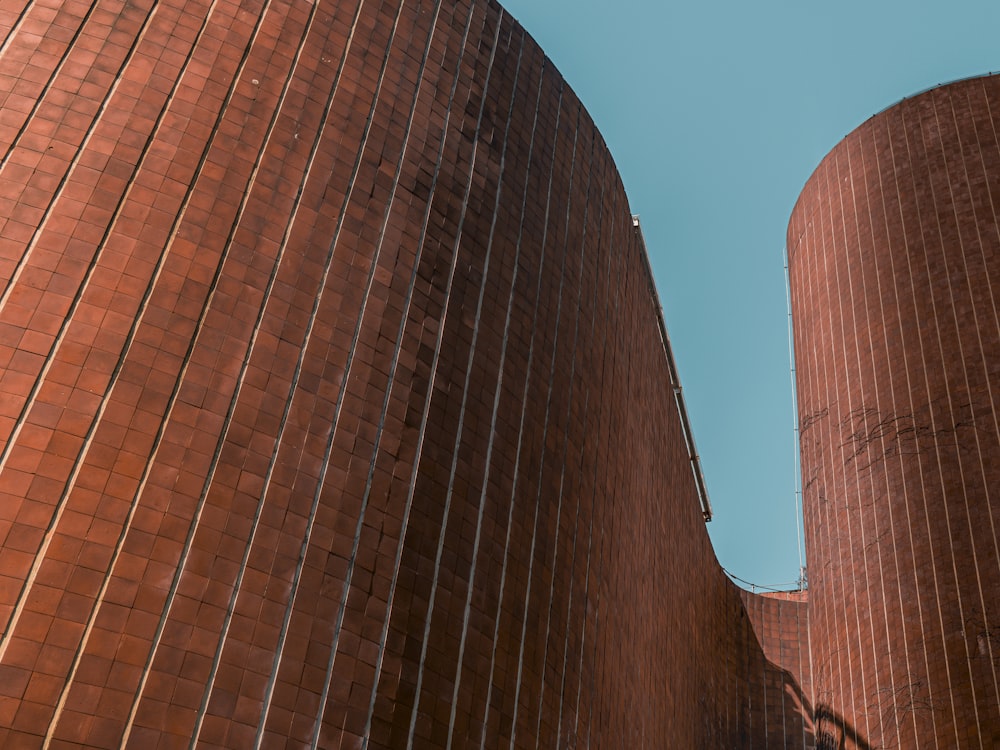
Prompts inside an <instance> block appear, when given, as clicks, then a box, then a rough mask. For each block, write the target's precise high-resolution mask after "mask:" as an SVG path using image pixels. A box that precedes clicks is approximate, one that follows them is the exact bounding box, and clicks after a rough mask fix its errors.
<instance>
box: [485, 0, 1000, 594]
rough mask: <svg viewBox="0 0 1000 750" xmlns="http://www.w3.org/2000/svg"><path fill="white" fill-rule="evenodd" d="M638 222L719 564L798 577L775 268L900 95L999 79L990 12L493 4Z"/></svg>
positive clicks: (994, 6) (788, 397)
mask: <svg viewBox="0 0 1000 750" xmlns="http://www.w3.org/2000/svg"><path fill="white" fill-rule="evenodd" d="M503 5H504V7H505V8H507V10H508V11H509V12H510V13H511V14H512V15H513V16H514V17H515V18H517V19H518V20H519V21H520V22H521V23H522V25H523V26H524V27H525V28H526V29H527V30H528V32H529V33H530V34H531V35H532V36H533V37H534V38H535V39H536V40H537V41H538V42H539V44H540V45H541V46H542V48H543V49H544V50H545V52H546V53H547V54H548V55H549V57H550V58H551V59H552V60H553V61H554V63H555V64H556V66H557V67H558V68H559V70H560V72H561V73H562V74H563V76H564V77H565V78H566V79H567V81H568V82H569V84H570V85H571V86H572V87H573V89H574V90H575V91H576V92H577V94H578V95H579V96H580V98H581V100H582V101H583V102H584V104H585V105H586V106H587V109H588V110H589V112H590V114H591V115H592V117H593V118H594V120H595V122H596V123H597V126H598V127H599V128H600V130H601V132H602V134H603V135H604V138H605V140H606V141H607V143H608V145H609V146H610V148H611V151H612V153H613V155H614V157H615V161H616V163H617V164H618V168H619V171H620V172H621V174H622V179H623V180H624V183H625V188H626V190H627V192H628V195H629V200H630V202H631V206H632V211H633V212H634V213H638V214H639V215H640V216H641V218H642V224H643V232H644V234H645V236H646V242H647V245H648V246H649V252H650V257H651V260H652V264H653V270H654V273H655V275H656V280H657V284H658V286H659V289H660V296H661V299H662V302H663V306H664V312H665V317H666V322H667V327H668V328H669V331H670V337H671V340H672V342H673V348H674V352H675V355H676V357H677V362H678V368H679V370H680V376H681V381H682V384H683V386H684V393H685V399H686V402H687V406H688V412H689V414H690V418H691V422H692V427H693V430H694V435H695V440H696V441H697V444H698V450H699V452H700V454H701V457H702V465H703V468H704V473H705V478H706V482H707V484H708V491H709V495H710V497H711V500H712V504H713V506H714V508H715V519H714V520H713V521H712V522H711V523H710V524H709V525H708V526H709V532H710V534H711V536H712V539H713V541H714V543H715V548H716V553H717V555H718V557H719V560H720V562H721V563H722V565H723V566H724V567H725V568H726V569H728V570H729V571H731V572H732V573H734V574H735V575H737V576H739V577H741V578H744V579H746V580H749V581H753V582H755V583H758V584H765V585H766V584H776V583H785V582H791V581H794V580H795V579H796V577H797V575H798V568H799V553H798V545H797V543H796V538H797V532H796V514H797V512H798V510H797V496H796V481H795V476H794V473H795V469H794V461H795V450H796V448H795V445H794V434H793V428H794V422H795V419H794V417H793V415H792V389H791V380H790V377H789V357H788V332H787V325H788V321H787V313H786V297H785V281H784V265H783V249H784V242H785V229H786V225H787V221H788V216H789V214H790V212H791V210H792V206H793V205H794V203H795V200H796V198H797V197H798V194H799V191H800V190H801V188H802V186H803V184H804V183H805V181H806V180H807V179H808V178H809V175H810V174H811V173H812V171H813V169H815V167H816V165H817V164H818V163H819V161H820V160H821V159H822V158H823V156H824V155H825V154H826V153H827V152H828V151H829V150H830V149H832V148H833V146H834V145H835V144H836V143H837V142H838V141H839V140H840V139H841V138H843V137H844V136H845V135H846V134H847V133H849V132H850V131H851V130H853V129H854V128H855V127H857V126H858V125H859V124H861V123H862V122H863V121H864V120H866V119H868V118H869V117H870V116H872V115H873V114H875V113H876V112H878V111H880V110H882V109H885V108H886V107H888V106H890V105H891V104H893V103H895V102H897V101H899V100H900V99H902V98H903V97H905V96H910V95H912V94H915V93H917V92H919V91H922V90H924V89H926V88H929V87H931V86H935V85H938V84H940V83H946V82H948V81H951V80H954V79H956V78H964V77H967V76H971V75H978V74H981V73H986V72H989V71H991V70H1000V43H998V42H997V32H998V30H1000V3H985V2H983V3H980V2H968V1H965V0H957V1H956V2H950V3H944V2H927V1H926V0H924V1H921V0H917V1H916V2H912V1H911V2H905V3H904V2H899V1H898V0H888V1H886V0H874V1H873V0H868V2H856V1H855V0H847V1H844V0H842V1H841V2H837V3H830V2H824V3H820V2H814V1H812V0H760V1H758V2H753V3H750V2H746V1H745V0H743V1H742V2H737V1H736V0H725V1H724V2H722V1H718V0H715V1H711V0H710V1H707V2H686V3H676V2H664V1H663V0H658V1H654V0H617V1H616V2H614V3H612V2H609V1H608V0H602V2H597V0H572V1H571V0H506V2H503Z"/></svg>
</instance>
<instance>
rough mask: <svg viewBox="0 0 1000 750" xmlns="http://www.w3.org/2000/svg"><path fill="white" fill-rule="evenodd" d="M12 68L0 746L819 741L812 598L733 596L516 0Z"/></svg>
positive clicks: (144, 36) (81, 18) (638, 264)
mask: <svg viewBox="0 0 1000 750" xmlns="http://www.w3.org/2000/svg"><path fill="white" fill-rule="evenodd" d="M0 35H2V40H3V41H2V42H0V393H2V397H0V438H2V443H0V542H2V546H0V621H2V622H3V629H2V635H0V745H3V747H42V746H49V747H105V748H111V747H119V746H122V745H127V746H132V747H144V748H145V747H150V748H151V747H176V746H188V745H189V744H197V745H198V746H203V747H240V748H244V747H252V746H264V747H280V746H289V747H293V746H294V747H300V746H301V747H306V746H313V747H316V746H318V747H323V748H337V747H343V748H356V747H359V746H367V747H386V748H403V747H444V746H447V745H452V746H455V747H480V746H482V747H519V748H521V747H524V748H527V747H545V748H549V747H567V748H572V747H751V746H752V747H754V748H757V747H769V748H778V747H781V748H785V747H789V748H801V747H808V746H811V733H810V729H809V723H808V720H807V719H805V718H804V717H805V716H806V715H807V714H808V701H807V700H805V699H804V693H803V690H807V689H808V688H807V687H806V686H807V685H808V684H809V682H808V675H807V674H806V671H805V669H806V668H805V662H804V661H803V660H802V658H801V652H800V651H799V650H796V649H793V648H792V647H791V645H790V644H791V643H792V641H793V640H794V638H796V637H798V636H799V635H800V634H801V632H802V630H803V627H804V622H805V619H804V612H803V611H802V607H801V606H800V605H799V604H797V603H787V604H785V603H783V604H780V605H779V604H776V603H774V602H772V601H770V600H758V599H756V598H753V597H749V595H742V594H740V593H739V592H738V590H737V589H736V588H735V587H733V586H732V585H731V584H730V583H729V582H728V581H727V580H726V579H725V577H724V575H723V573H722V572H721V570H720V569H719V568H718V566H717V564H716V563H715V559H714V555H713V554H712V551H711V547H710V544H709V541H708V537H707V535H706V533H705V530H704V528H703V527H704V521H703V518H702V513H701V509H700V505H699V500H698V494H697V488H696V485H695V482H694V478H693V475H692V471H691V465H690V459H689V456H688V452H687V448H686V444H685V438H684V434H683V431H682V424H681V420H680V418H679V416H678V411H677V404H676V402H675V398H674V390H673V383H672V382H671V377H670V371H669V368H668V364H667V361H666V358H665V352H664V348H663V346H664V343H663V341H662V340H661V337H660V330H659V324H658V317H657V305H656V302H655V299H654V296H653V295H652V293H651V278H650V275H649V270H648V265H647V261H646V257H645V248H644V246H643V244H642V239H641V235H640V234H639V232H638V231H637V229H636V228H635V227H634V226H633V221H632V218H631V216H630V213H629V210H628V204H627V200H626V198H625V195H624V192H623V190H622V186H621V183H620V180H619V177H618V174H617V172H616V170H615V168H614V165H613V163H612V162H611V159H610V156H609V154H608V151H607V148H606V146H605V144H604V143H603V140H602V139H601V137H600V135H599V133H597V131H596V130H595V128H594V125H593V123H592V122H591V120H590V118H589V116H588V115H587V113H586V112H585V111H584V110H583V108H582V107H581V105H580V103H579V101H578V100H577V99H576V97H575V95H574V94H573V92H572V91H571V90H570V89H569V88H568V87H567V86H566V85H565V83H564V82H563V80H562V78H561V77H560V76H559V74H558V73H557V71H556V70H555V69H554V68H553V67H552V65H551V63H550V62H549V61H548V60H547V59H546V58H545V57H544V55H543V54H542V52H541V51H540V50H539V49H538V47H537V46H536V45H535V44H534V42H533V41H532V40H531V39H530V38H529V37H527V36H526V35H525V33H524V31H523V30H522V29H521V28H520V27H519V26H518V25H517V24H516V23H515V22H514V21H513V19H512V18H511V17H510V16H509V15H507V14H505V13H504V12H503V11H502V10H501V9H500V8H499V6H497V5H495V4H488V3H486V2H479V1H476V2H468V1H463V0H452V1H449V2H432V1H431V0H420V1H418V2H401V0H385V1H384V2H380V1H374V0H364V1H362V0H349V1H348V2H331V1H328V0H320V1H319V2H316V3H309V2H298V1H296V2H290V1H286V0H256V1H254V0H245V1H244V2H234V1H233V0H219V1H218V2H215V3H209V2H200V1H199V0H187V1H186V2H179V1H178V0H137V1H136V2H124V1H122V2H115V1H114V0H109V1H108V2H101V3H91V4H88V3H83V2H73V1H72V0H69V1H67V2H63V3H44V2H40V1H36V0H28V1H27V2H20V3H18V2H11V3H5V4H3V7H2V8H0ZM667 281H668V284H669V280H667ZM744 600H745V601H744ZM745 602H746V603H745ZM748 613H749V614H748ZM755 629H756V631H755ZM758 634H759V640H758ZM779 715H780V716H781V717H782V719H781V723H775V722H776V721H777V719H776V718H775V717H777V716H779Z"/></svg>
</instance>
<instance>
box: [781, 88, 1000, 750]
mask: <svg viewBox="0 0 1000 750" xmlns="http://www.w3.org/2000/svg"><path fill="white" fill-rule="evenodd" d="M998 116H1000V78H997V77H984V78H977V79H972V80H968V81H962V82H958V83H954V84H950V85H948V86H945V87H943V88H938V89H934V90H932V91H930V92H927V93H924V94H922V95H919V96H917V97H915V98H912V99H908V100H905V101H903V102H902V103H900V104H898V105H896V106H895V107H892V108H891V109H889V110H887V111H885V112H883V113H881V114H879V115H877V116H876V117H874V118H872V119H871V120H869V121H868V122H867V123H865V124H864V125H863V126H861V127H860V128H858V129H857V130H856V131H855V132H853V133H852V134H851V135H850V136H848V137H847V138H846V139H845V140H844V141H842V142H841V143H840V144H839V145H838V146H837V147H836V148H835V149H834V150H833V151H832V152H831V153H830V155H829V156H827V157H826V159H825V160H824V161H823V162H822V164H821V165H820V166H819V168H818V169H817V171H816V173H815V174H814V175H813V176H812V178H811V179H810V180H809V182H808V184H807V185H806V187H805V189H804V191H803V193H802V197H801V198H800V200H799V202H798V205H797V206H796V208H795V211H794V213H793V216H792V219H791V223H790V226H789V232H788V252H789V257H790V267H791V280H792V303H793V314H794V321H795V352H796V368H797V377H798V396H799V408H800V411H801V449H802V473H803V482H804V513H805V529H806V534H807V540H808V555H809V559H808V564H809V582H810V597H811V599H810V602H809V608H810V642H811V652H812V659H813V670H814V672H813V677H814V682H813V684H814V693H813V695H814V698H815V703H816V719H817V741H818V746H819V747H822V748H827V747H829V748H833V747H837V748H841V747H847V748H855V747H857V748H897V747H898V748H932V747H935V748H936V747H956V748H983V749H984V750H985V749H988V748H995V747H1000V676H998V665H1000V569H998V564H1000V556H998V535H997V530H998V529H1000V498H998V488H1000V430H998V426H997V425H998V410H997V407H996V404H997V403H998V401H1000V370H998V367H1000V318H998V316H997V298H996V294H995V289H996V288H1000V234H998V229H997V227H998V224H997V214H998V209H1000V190H998V188H997V176H998V175H1000V146H998V141H997V127H996V123H997V118H998Z"/></svg>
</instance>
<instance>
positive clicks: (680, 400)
mask: <svg viewBox="0 0 1000 750" xmlns="http://www.w3.org/2000/svg"><path fill="white" fill-rule="evenodd" d="M632 226H633V227H634V228H635V232H636V235H637V236H638V238H639V242H641V243H642V257H643V259H644V260H645V265H646V274H647V278H648V280H649V294H650V296H651V297H652V298H653V304H654V306H655V307H656V321H657V324H658V325H659V328H660V341H661V343H662V344H663V353H664V354H665V355H666V359H667V370H668V371H669V373H670V385H671V387H672V388H673V390H674V401H675V403H676V404H677V412H678V414H679V415H680V418H681V431H682V432H683V433H684V442H685V443H686V444H687V452H688V458H689V459H690V461H691V471H692V472H693V473H694V483H695V487H696V488H697V490H698V501H699V502H700V503H701V512H702V515H703V516H704V517H705V521H706V522H708V521H711V520H712V503H711V502H709V499H708V489H707V488H706V487H705V477H704V475H703V474H702V472H701V460H700V459H699V458H698V450H697V448H695V444H694V434H693V433H692V432H691V423H690V422H689V421H688V413H687V407H686V406H685V405H684V393H683V390H682V389H681V380H680V377H678V375H677V364H676V362H674V352H673V349H672V348H671V347H670V336H668V335H667V324H666V323H665V322H664V320H663V305H662V304H660V295H659V293H658V292H657V291H656V283H655V281H654V280H653V268H652V266H651V265H650V262H649V251H648V250H647V248H646V238H645V236H644V235H643V233H642V227H641V226H640V225H639V217H638V215H633V216H632Z"/></svg>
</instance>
